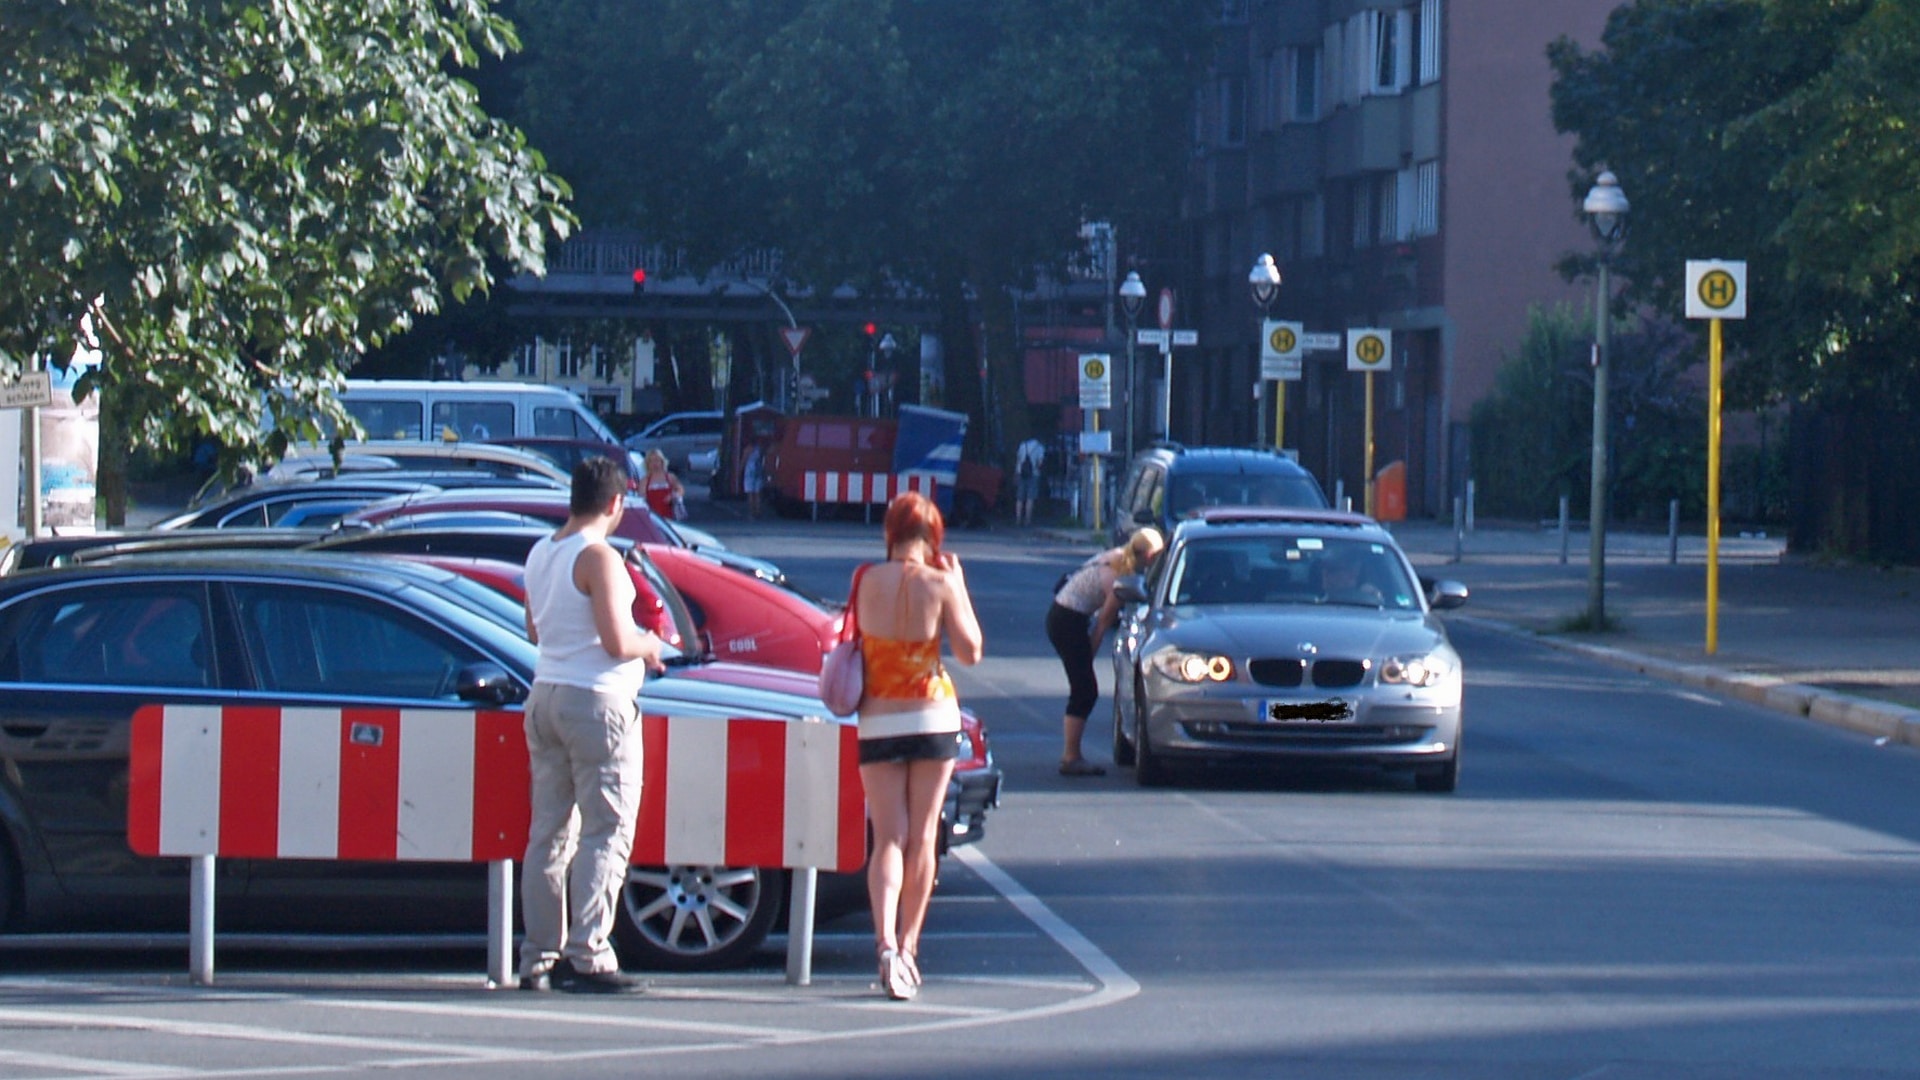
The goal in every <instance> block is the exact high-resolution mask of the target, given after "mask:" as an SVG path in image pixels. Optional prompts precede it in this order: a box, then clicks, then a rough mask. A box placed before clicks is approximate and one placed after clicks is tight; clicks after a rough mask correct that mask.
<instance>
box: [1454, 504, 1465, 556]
mask: <svg viewBox="0 0 1920 1080" xmlns="http://www.w3.org/2000/svg"><path fill="white" fill-rule="evenodd" d="M1463 514H1464V502H1463V500H1462V499H1461V498H1460V496H1458V495H1455V496H1454V497H1453V561H1454V562H1459V561H1460V556H1461V551H1460V548H1461V544H1462V543H1463V542H1464V541H1465V540H1466V534H1465V533H1463V532H1462V531H1461V530H1462V528H1463V527H1464V525H1463V522H1464V520H1465V519H1464V517H1463V516H1462V515H1463Z"/></svg>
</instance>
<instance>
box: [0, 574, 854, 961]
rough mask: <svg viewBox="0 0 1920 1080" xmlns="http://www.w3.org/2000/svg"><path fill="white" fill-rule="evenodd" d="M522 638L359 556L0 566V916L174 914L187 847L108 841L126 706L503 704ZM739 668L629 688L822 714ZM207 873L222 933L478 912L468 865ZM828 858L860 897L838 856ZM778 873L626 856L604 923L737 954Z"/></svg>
mask: <svg viewBox="0 0 1920 1080" xmlns="http://www.w3.org/2000/svg"><path fill="white" fill-rule="evenodd" d="M534 651H535V650H534V647H533V646H532V645H531V644H530V643H529V642H528V641H527V639H526V637H525V632H524V624H523V608H522V607H521V606H520V605H519V604H518V603H515V602H513V601H512V600H510V599H508V598H507V597H506V596H505V595H503V594H501V593H499V592H497V591H495V590H494V589H491V588H488V587H486V586H483V585H481V584H478V583H477V582H475V581H472V580H469V579H468V578H466V577H463V576H461V575H460V574H457V573H453V572H450V571H447V570H442V569H439V568H436V567H431V566H425V565H419V564H416V563H411V562H406V561H402V560H394V559H385V558H374V557H368V556H365V555H359V556H346V555H328V554H316V553H296V552H281V551H275V552H268V553H253V552H216V553H208V554H201V555H193V556H188V555H165V556H134V557H121V558H118V559H115V560H111V561H108V562H104V563H97V564H92V565H87V566H77V567H70V568H64V569H60V570H50V571H36V572H31V573H22V574H16V575H11V576H9V577H7V578H4V579H0V928H5V929H12V930H26V929H54V928H61V929H109V928H110V929H115V930H122V931H124V930H129V929H136V928H139V929H169V930H176V931H177V930H178V929H179V928H180V927H183V926H185V925H186V920H187V893H188V890H187V874H186V867H185V863H184V861H183V860H179V859H150V858H142V857H139V856H137V855H135V854H134V853H133V852H132V850H131V849H130V848H129V847H128V844H127V836H126V831H127V823H126V813H127V811H126V792H127V768H128V757H127V744H128V729H129V724H130V722H131V718H132V715H133V713H134V711H135V710H136V709H137V708H138V707H140V706H141V705H145V704H150V703H157V704H167V705H174V704H192V705H222V706H223V705H237V704H256V705H265V706H310V707H317V708H343V707H369V708H402V709H419V710H437V711H470V710H472V709H474V708H476V707H477V706H484V707H489V708H493V707H506V708H514V707H517V705H516V704H515V702H517V701H518V700H520V699H522V698H523V697H524V695H525V693H526V691H527V689H528V688H529V687H530V686H531V682H532V676H533V663H534ZM693 668H711V670H703V671H702V673H701V674H700V675H699V676H698V677H690V676H689V675H688V673H687V671H688V669H693ZM736 669H738V666H737V665H705V664H702V663H700V662H699V660H698V658H691V657H690V658H687V659H686V660H683V661H681V662H679V663H678V666H676V667H674V668H672V669H670V671H669V674H668V675H666V676H664V677H657V678H652V679H649V680H648V681H647V685H646V688H645V690H644V691H643V693H642V696H641V707H642V708H643V710H645V711H647V712H649V713H671V714H672V715H674V716H676V717H692V718H701V717H711V718H713V719H716V720H721V719H727V718H734V717H767V718H773V719H796V718H800V717H807V716H813V717H818V716H821V715H822V714H823V709H822V706H821V704H820V702H819V700H818V698H817V697H813V696H810V695H808V694H799V693H794V692H792V690H797V689H801V688H803V687H805V686H806V685H807V683H806V680H805V679H804V677H802V676H797V675H794V676H789V677H788V679H787V681H786V682H784V683H783V682H781V677H780V675H779V674H778V673H774V674H772V675H768V674H766V673H764V672H761V671H760V670H759V669H750V668H749V669H738V670H736ZM220 873H221V874H222V875H223V878H222V883H221V887H220V888H219V889H218V890H216V892H217V895H218V897H219V904H220V905H221V906H220V909H219V912H218V915H217V917H218V918H219V920H220V922H221V925H223V926H225V927H229V928H233V929H242V930H245V929H254V930H263V931H298V930H313V929H332V930H343V929H344V930H379V931H389V932H404V931H414V930H444V929H449V928H457V929H472V928H476V927H479V926H484V925H485V918H486V916H485V910H486V909H485V897H486V884H485V873H484V871H483V869H482V868H481V867H477V866H467V865H445V864H422V863H378V864H376V863H357V862H312V861H303V860H286V861H268V860H246V859H223V860H222V861H221V863H220ZM829 876H831V877H836V878H839V879H840V883H841V884H842V885H843V886H849V887H850V888H848V889H845V890H843V891H846V892H850V893H851V899H850V900H848V901H847V903H849V904H851V905H853V906H858V904H859V903H860V902H861V901H860V897H859V889H858V887H857V886H858V882H857V876H848V875H829ZM786 884H787V876H786V874H785V873H784V872H783V871H781V870H778V869H776V868H766V867H735V868H719V867H710V868H692V867H687V868H680V867H652V868H649V867H635V868H634V870H633V872H632V873H631V874H630V876H629V879H628V884H627V886H626V888H625V889H624V890H623V895H622V901H621V911H620V915H619V920H618V924H617V928H616V946H617V947H618V949H619V950H620V952H621V954H622V959H623V963H625V964H628V965H631V966H633V967H659V966H668V967H682V968H701V967H716V966H727V965H732V964H737V963H740V962H742V961H744V960H745V959H747V958H748V957H749V956H750V955H751V954H752V953H753V952H754V950H755V949H756V948H757V947H758V945H759V944H760V942H761V940H762V939H763V938H764V936H765V935H766V933H767V932H768V931H769V930H770V929H771V927H772V926H773V924H774V921H775V919H776V917H777V915H778V912H779V909H780V908H781V907H782V906H783V905H784V902H785V896H786ZM825 892H826V890H825V889H823V894H824V893H825ZM663 898H664V899H665V900H666V902H665V903H660V901H661V900H662V899H663ZM662 911H664V912H665V913H666V914H665V915H664V916H663V915H662V914H661V912H662ZM676 911H677V912H680V913H682V914H683V915H684V916H685V917H683V918H675V917H673V915H672V913H674V912H676Z"/></svg>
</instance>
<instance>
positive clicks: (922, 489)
mask: <svg viewBox="0 0 1920 1080" xmlns="http://www.w3.org/2000/svg"><path fill="white" fill-rule="evenodd" d="M935 479H936V478H935V477H934V475H933V474H932V473H863V472H804V473H801V474H800V501H802V502H810V503H869V504H872V503H882V504H884V503H889V502H892V501H893V499H894V496H896V495H900V494H902V493H904V492H908V491H917V492H919V493H920V494H922V495H925V496H926V497H927V498H929V499H931V498H933V497H934V484H935Z"/></svg>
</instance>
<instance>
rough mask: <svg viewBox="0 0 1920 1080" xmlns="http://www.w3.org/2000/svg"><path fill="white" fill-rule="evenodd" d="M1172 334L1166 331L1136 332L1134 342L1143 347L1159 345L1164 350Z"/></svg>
mask: <svg viewBox="0 0 1920 1080" xmlns="http://www.w3.org/2000/svg"><path fill="white" fill-rule="evenodd" d="M1171 336H1172V334H1171V332H1170V331H1166V330H1135V331H1134V332H1133V340H1134V341H1135V342H1137V343H1139V344H1141V345H1157V346H1159V347H1160V348H1162V349H1164V348H1166V347H1167V341H1168V340H1169V338H1171Z"/></svg>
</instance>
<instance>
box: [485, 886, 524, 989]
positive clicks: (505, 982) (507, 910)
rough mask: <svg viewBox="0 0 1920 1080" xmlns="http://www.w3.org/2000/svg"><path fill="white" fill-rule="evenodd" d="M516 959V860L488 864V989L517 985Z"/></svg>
mask: <svg viewBox="0 0 1920 1080" xmlns="http://www.w3.org/2000/svg"><path fill="white" fill-rule="evenodd" d="M516 967H518V965H517V964H515V963H514V960H513V860H512V859H495V860H494V861H493V862H490V863H488V864H487V988H488V989H489V990H499V989H502V988H505V987H510V986H514V985H516V983H517V982H518V980H517V979H516V978H515V977H514V971H515V968H516Z"/></svg>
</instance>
